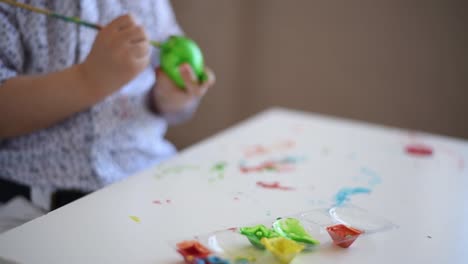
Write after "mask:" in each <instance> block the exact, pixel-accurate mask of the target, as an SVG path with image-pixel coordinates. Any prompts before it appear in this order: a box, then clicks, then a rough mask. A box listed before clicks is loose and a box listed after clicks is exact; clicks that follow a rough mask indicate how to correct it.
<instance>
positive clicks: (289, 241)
mask: <svg viewBox="0 0 468 264" xmlns="http://www.w3.org/2000/svg"><path fill="white" fill-rule="evenodd" d="M395 228H397V226H396V225H395V224H393V223H392V222H390V221H389V220H387V219H385V218H381V217H378V216H375V215H373V214H371V213H369V212H368V211H366V210H364V209H362V208H359V207H355V206H353V205H346V206H340V207H333V208H323V209H316V210H311V211H307V212H301V213H298V214H294V215H290V216H286V217H279V218H276V219H271V220H269V221H263V222H257V223H254V224H250V225H244V226H241V227H235V228H230V229H226V230H221V231H216V232H213V233H209V234H205V235H197V236H194V237H191V238H188V239H183V240H179V241H174V242H170V243H171V245H172V246H174V245H177V244H180V243H181V242H184V241H185V242H186V241H192V242H193V243H195V242H196V243H200V244H201V245H203V246H205V247H206V249H207V250H209V251H210V252H212V254H213V255H214V256H217V257H219V258H220V259H223V260H225V261H227V262H226V263H289V262H290V261H292V259H294V258H295V257H298V256H303V255H307V254H314V252H317V251H320V250H322V249H324V248H326V247H330V246H334V245H336V246H339V247H342V248H348V247H350V246H351V245H352V244H353V243H354V242H355V241H356V240H357V239H358V238H359V237H360V236H364V235H369V234H373V233H376V232H382V231H388V230H391V229H395ZM333 244H334V245H333ZM176 250H178V251H179V252H180V249H178V248H176ZM184 258H185V259H187V258H186V256H184ZM187 263H190V262H187Z"/></svg>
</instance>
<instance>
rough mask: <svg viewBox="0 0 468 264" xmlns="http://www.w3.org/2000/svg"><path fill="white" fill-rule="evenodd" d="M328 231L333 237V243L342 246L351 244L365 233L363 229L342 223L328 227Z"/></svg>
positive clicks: (345, 246) (346, 246)
mask: <svg viewBox="0 0 468 264" xmlns="http://www.w3.org/2000/svg"><path fill="white" fill-rule="evenodd" d="M327 232H328V234H329V235H330V237H331V238H332V239H333V243H335V245H337V246H339V247H342V248H348V247H349V246H351V244H353V243H354V241H355V240H356V239H357V238H358V236H359V235H361V234H362V233H364V232H363V231H361V230H358V229H355V228H352V227H348V226H345V225H342V224H339V225H334V226H329V227H327Z"/></svg>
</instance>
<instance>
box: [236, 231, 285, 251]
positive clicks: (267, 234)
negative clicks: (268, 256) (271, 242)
mask: <svg viewBox="0 0 468 264" xmlns="http://www.w3.org/2000/svg"><path fill="white" fill-rule="evenodd" d="M239 230H240V233H241V234H242V235H244V236H246V237H247V239H249V241H250V243H251V244H252V245H254V246H255V247H257V248H261V249H265V246H264V245H263V244H262V242H261V240H262V238H273V237H278V234H277V233H276V232H275V231H273V230H271V229H269V228H267V227H266V226H264V225H256V226H251V227H241V228H240V229H239Z"/></svg>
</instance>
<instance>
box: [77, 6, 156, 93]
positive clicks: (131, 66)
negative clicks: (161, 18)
mask: <svg viewBox="0 0 468 264" xmlns="http://www.w3.org/2000/svg"><path fill="white" fill-rule="evenodd" d="M149 51H150V45H149V40H148V36H147V35H146V33H145V30H144V29H143V27H141V26H139V25H137V24H136V23H135V20H134V19H133V18H132V17H131V16H130V15H125V16H121V17H118V18H117V19H115V20H113V21H112V22H111V23H110V24H108V25H107V26H105V27H104V28H103V29H102V30H101V31H100V32H99V34H98V35H97V37H96V40H95V41H94V44H93V48H92V50H91V52H90V54H89V55H88V57H87V58H86V60H85V61H84V62H83V63H82V64H81V65H80V66H81V69H82V73H83V75H84V78H85V79H86V81H87V83H88V84H89V87H87V88H88V89H92V90H90V91H91V92H92V94H93V95H97V96H107V95H109V94H111V93H112V92H114V91H116V90H118V89H120V88H121V87H122V86H123V85H125V84H126V83H128V82H129V81H131V80H132V79H134V78H135V77H136V76H137V75H138V74H139V73H140V72H142V71H143V70H144V69H145V68H146V67H147V66H148V64H149V58H150V52H149Z"/></svg>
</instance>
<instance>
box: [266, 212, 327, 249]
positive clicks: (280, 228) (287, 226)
mask: <svg viewBox="0 0 468 264" xmlns="http://www.w3.org/2000/svg"><path fill="white" fill-rule="evenodd" d="M273 230H274V231H275V232H276V233H278V234H279V235H280V236H283V237H286V238H289V239H291V240H294V241H296V242H300V243H304V244H308V245H318V244H320V242H319V241H318V240H316V239H314V238H313V237H312V236H311V235H309V233H307V231H306V230H305V229H304V227H303V226H302V224H301V222H300V221H299V220H297V219H295V218H283V219H278V220H276V221H275V222H274V223H273Z"/></svg>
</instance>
